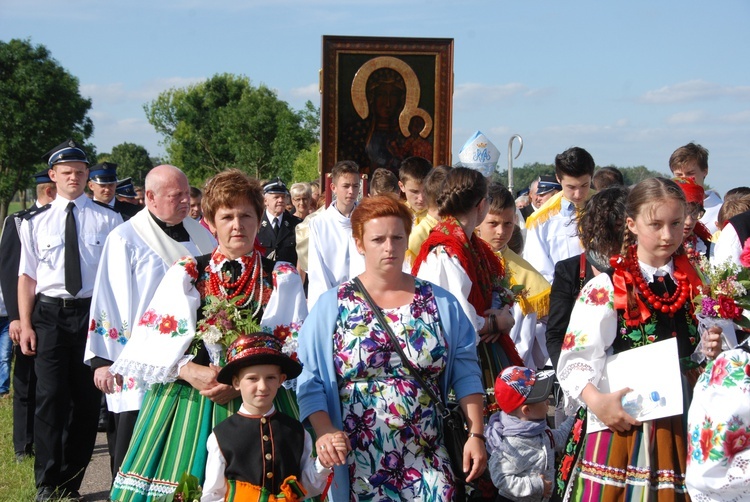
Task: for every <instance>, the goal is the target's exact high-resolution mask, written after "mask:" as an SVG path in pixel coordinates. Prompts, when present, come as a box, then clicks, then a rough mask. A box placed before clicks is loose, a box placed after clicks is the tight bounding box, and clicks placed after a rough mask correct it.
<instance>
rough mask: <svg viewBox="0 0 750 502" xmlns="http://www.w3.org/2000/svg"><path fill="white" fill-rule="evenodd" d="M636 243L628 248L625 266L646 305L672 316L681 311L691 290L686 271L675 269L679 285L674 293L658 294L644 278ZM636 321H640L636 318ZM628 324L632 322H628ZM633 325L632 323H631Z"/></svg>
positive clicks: (675, 276) (650, 308) (652, 309)
mask: <svg viewBox="0 0 750 502" xmlns="http://www.w3.org/2000/svg"><path fill="white" fill-rule="evenodd" d="M636 247H637V246H635V245H633V246H631V247H630V249H629V250H628V256H627V258H626V260H625V263H624V265H625V268H626V270H627V271H628V272H629V273H630V275H631V276H632V277H633V280H634V282H635V286H636V288H638V291H639V292H640V295H641V297H642V298H643V299H645V302H646V305H647V307H648V308H649V310H651V311H652V312H653V311H659V312H661V313H662V314H669V316H670V317H674V315H675V314H676V313H677V311H679V310H680V309H681V308H682V307H683V306H684V305H685V303H686V302H687V299H688V293H689V291H690V284H689V282H688V280H687V276H686V275H685V273H683V272H681V271H679V270H677V269H675V271H674V279H675V281H676V283H677V287H676V288H675V290H674V293H672V294H671V295H670V294H669V293H664V294H662V295H656V294H655V293H654V292H653V291H652V290H651V288H650V287H649V285H648V283H647V282H646V280H645V279H644V278H643V272H641V266H640V264H639V263H638V256H637V252H636ZM636 322H638V321H637V320H636ZM628 324H631V323H630V322H628ZM631 325H632V324H631Z"/></svg>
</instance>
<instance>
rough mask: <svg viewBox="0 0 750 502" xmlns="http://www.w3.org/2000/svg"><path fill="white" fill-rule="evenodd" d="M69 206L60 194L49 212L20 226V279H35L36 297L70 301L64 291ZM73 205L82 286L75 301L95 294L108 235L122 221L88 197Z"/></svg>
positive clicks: (46, 211)
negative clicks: (24, 276)
mask: <svg viewBox="0 0 750 502" xmlns="http://www.w3.org/2000/svg"><path fill="white" fill-rule="evenodd" d="M69 202H70V201H69V200H67V199H65V198H64V197H63V196H62V195H59V194H58V196H57V198H55V200H54V201H52V203H51V207H50V208H49V209H47V210H45V211H43V212H41V213H39V214H37V215H35V216H33V217H32V218H29V219H27V220H26V219H25V220H23V222H22V223H21V229H20V234H19V236H20V238H21V262H20V264H19V268H18V275H19V276H20V275H21V274H25V275H27V276H29V277H30V278H32V279H34V280H35V281H36V291H35V293H37V294H43V295H46V296H51V297H55V298H71V296H70V293H68V292H67V291H66V289H65V266H64V264H65V218H66V217H67V215H68V211H67V207H68V203H69ZM73 202H74V203H75V209H74V211H75V212H74V215H75V218H76V228H77V230H78V249H79V252H80V255H81V280H82V285H83V287H82V288H81V290H80V291H79V292H78V294H77V295H76V298H89V297H91V295H92V293H93V291H94V279H95V277H96V269H97V267H98V266H99V259H100V257H101V254H102V249H103V248H104V242H105V241H106V240H107V236H108V235H109V233H110V232H111V231H112V230H114V228H115V227H116V226H117V225H119V224H120V223H122V217H121V216H120V215H119V214H118V213H116V212H115V211H113V210H111V209H106V208H104V207H102V206H100V205H98V204H95V203H94V202H93V201H92V200H91V199H89V198H88V197H87V196H86V195H85V194H82V195H81V196H79V197H78V198H77V199H76V200H74V201H73Z"/></svg>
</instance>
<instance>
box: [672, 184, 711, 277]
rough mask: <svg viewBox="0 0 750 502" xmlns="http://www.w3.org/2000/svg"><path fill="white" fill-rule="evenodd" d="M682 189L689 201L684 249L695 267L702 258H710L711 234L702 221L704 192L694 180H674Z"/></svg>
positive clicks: (686, 213) (684, 233) (684, 232)
mask: <svg viewBox="0 0 750 502" xmlns="http://www.w3.org/2000/svg"><path fill="white" fill-rule="evenodd" d="M673 181H674V182H675V183H677V185H678V186H679V187H680V188H681V189H682V191H683V193H684V194H685V200H686V201H687V208H686V210H685V226H684V227H683V229H682V238H683V241H682V248H683V249H684V250H685V254H686V255H687V256H688V258H690V261H691V262H692V263H693V265H694V266H697V265H698V262H699V261H700V259H701V257H702V256H706V257H708V256H709V251H710V250H711V232H710V231H709V230H708V228H707V227H706V225H704V224H703V223H702V222H701V221H700V219H701V218H702V217H703V213H705V210H704V209H703V199H704V190H703V187H702V186H700V185H699V184H698V183H696V182H695V180H694V179H693V178H673Z"/></svg>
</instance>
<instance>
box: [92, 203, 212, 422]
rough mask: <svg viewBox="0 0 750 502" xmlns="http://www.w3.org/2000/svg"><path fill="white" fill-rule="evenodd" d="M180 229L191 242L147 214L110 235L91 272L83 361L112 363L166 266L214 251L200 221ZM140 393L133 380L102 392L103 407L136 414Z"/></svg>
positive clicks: (144, 213)
mask: <svg viewBox="0 0 750 502" xmlns="http://www.w3.org/2000/svg"><path fill="white" fill-rule="evenodd" d="M184 225H185V229H186V230H187V231H188V234H189V235H190V236H191V241H190V242H182V243H181V242H177V241H175V240H173V239H171V238H170V237H169V236H167V234H165V233H164V232H163V231H162V230H161V229H160V228H159V227H158V225H157V224H156V222H154V221H153V218H152V217H151V215H150V214H149V212H148V211H140V212H139V213H138V214H136V215H135V216H134V217H132V218H131V219H130V220H128V221H126V222H125V223H123V224H122V225H120V226H118V227H117V228H116V229H115V230H113V231H112V233H110V235H109V237H108V238H107V241H106V243H105V244H104V249H103V251H102V257H101V261H100V262H99V268H98V270H97V274H96V282H95V285H94V295H93V297H92V301H91V313H90V316H89V317H90V320H89V336H88V339H87V341H86V352H85V354H84V361H85V362H87V363H89V362H90V361H91V359H93V358H94V357H100V358H103V359H107V360H109V361H115V360H116V359H117V357H118V356H119V355H120V353H121V352H122V350H123V348H124V347H125V344H126V342H127V341H128V339H129V338H130V332H131V330H132V328H133V326H134V325H135V324H136V323H137V322H138V319H140V317H141V315H143V312H145V310H146V308H147V307H148V304H149V303H150V302H151V299H152V298H153V296H154V292H155V291H156V288H157V287H158V286H159V283H160V282H161V280H162V278H163V277H164V274H165V273H166V272H167V270H168V269H169V267H171V266H172V264H173V263H174V262H175V261H177V260H178V259H180V258H181V257H183V256H200V255H202V254H207V253H210V252H211V251H212V250H213V249H214V248H215V246H216V241H215V240H214V238H213V237H212V236H211V235H210V233H209V232H208V231H207V230H206V229H205V228H203V226H201V225H200V224H199V223H196V222H194V221H193V220H190V221H189V222H188V221H187V219H186V221H185V222H184ZM145 392H146V389H145V388H143V386H139V385H138V384H137V382H136V380H133V379H131V380H128V381H125V382H123V386H122V387H120V386H116V391H115V393H113V394H107V406H108V408H109V410H110V411H112V412H114V413H121V412H124V411H131V410H138V409H140V407H141V402H142V401H143V396H144V394H145Z"/></svg>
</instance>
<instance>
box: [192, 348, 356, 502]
mask: <svg viewBox="0 0 750 502" xmlns="http://www.w3.org/2000/svg"><path fill="white" fill-rule="evenodd" d="M284 350H285V347H284V343H283V342H282V341H281V340H280V339H279V338H277V337H275V336H274V335H272V334H270V333H251V334H248V335H242V336H240V337H239V338H237V340H235V341H234V342H232V344H231V345H230V346H229V348H228V350H227V364H226V366H224V368H222V369H221V371H220V372H219V375H218V377H217V380H218V381H219V382H220V383H223V384H227V385H231V386H233V387H234V389H235V390H238V391H240V394H241V395H242V406H241V407H240V409H239V411H238V412H237V413H235V414H234V415H232V416H230V417H229V418H227V419H226V420H224V421H223V422H221V423H220V424H218V425H217V426H216V427H214V431H213V433H212V434H211V435H210V436H209V438H208V442H207V444H206V448H207V449H208V458H207V462H206V481H205V483H204V486H203V496H202V497H201V502H218V501H223V500H229V501H233V500H236V501H258V500H277V499H279V498H280V496H281V497H282V499H283V500H286V501H296V500H302V499H303V498H306V497H308V496H311V495H317V494H320V493H322V492H323V490H324V489H325V486H326V483H327V482H328V477H329V476H330V475H331V470H330V468H329V467H328V466H323V465H322V463H321V462H320V460H316V459H314V458H313V457H312V439H311V438H310V434H309V433H308V432H307V431H306V430H305V428H304V427H303V426H302V424H301V423H300V422H299V421H298V420H296V419H294V418H292V417H289V416H287V415H285V414H283V413H281V412H277V411H276V408H275V407H274V405H273V400H274V398H275V397H276V393H277V392H278V390H279V387H281V385H282V384H283V383H284V381H285V380H286V379H287V378H289V379H292V378H297V376H299V374H300V373H301V372H302V365H301V364H300V363H299V362H298V361H297V360H296V354H292V355H291V357H290V355H287V354H286V353H284ZM334 441H338V443H336V447H337V449H339V447H340V448H342V449H344V450H346V446H347V442H346V438H345V436H343V433H342V434H341V435H340V436H337V437H336V439H335V440H334ZM225 497H226V498H225Z"/></svg>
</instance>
